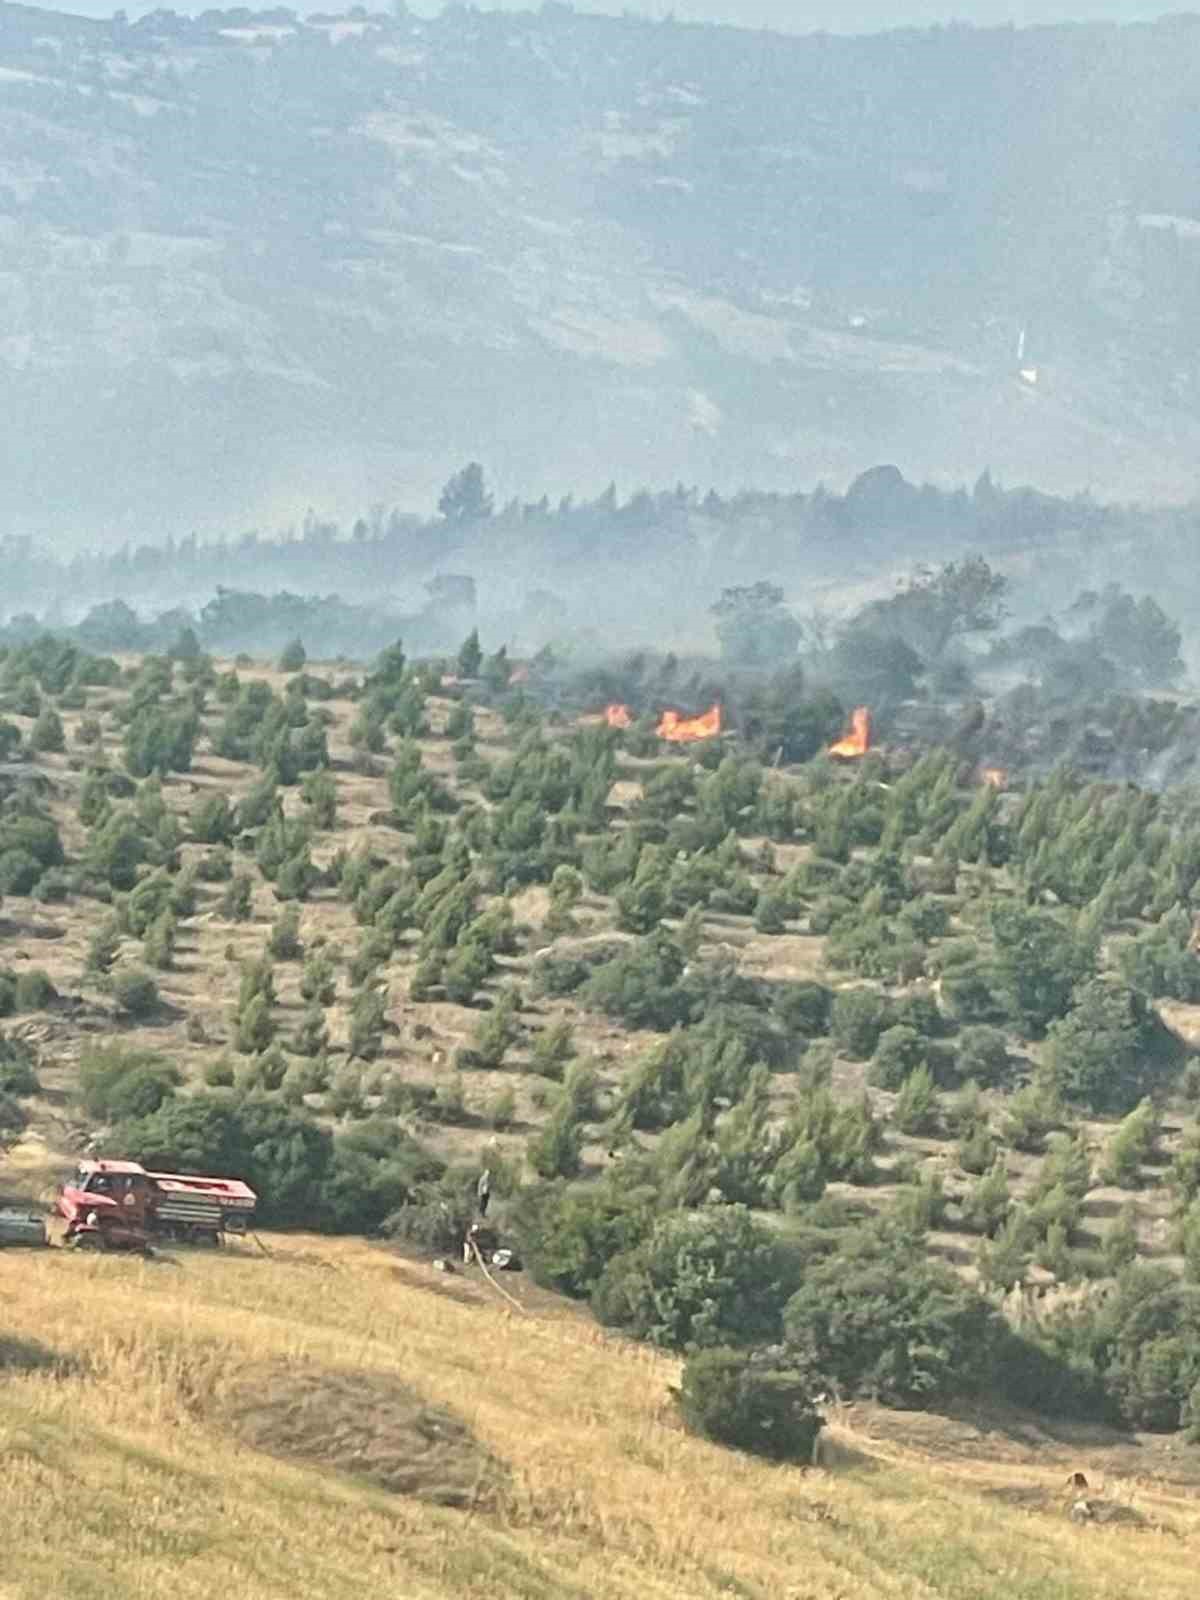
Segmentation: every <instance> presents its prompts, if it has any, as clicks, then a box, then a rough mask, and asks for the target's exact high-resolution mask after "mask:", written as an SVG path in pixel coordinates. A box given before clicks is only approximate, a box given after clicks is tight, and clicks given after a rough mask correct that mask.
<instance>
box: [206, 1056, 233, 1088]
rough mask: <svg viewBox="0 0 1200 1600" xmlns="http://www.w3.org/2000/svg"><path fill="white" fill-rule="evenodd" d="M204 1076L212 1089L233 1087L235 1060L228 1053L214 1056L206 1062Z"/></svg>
mask: <svg viewBox="0 0 1200 1600" xmlns="http://www.w3.org/2000/svg"><path fill="white" fill-rule="evenodd" d="M203 1076H204V1081H205V1083H206V1084H207V1085H208V1087H209V1088H210V1089H232V1088H233V1076H234V1074H233V1062H232V1061H231V1060H230V1059H229V1057H228V1056H227V1055H219V1056H214V1057H213V1059H212V1060H211V1061H209V1062H207V1063H206V1064H205V1067H204V1074H203Z"/></svg>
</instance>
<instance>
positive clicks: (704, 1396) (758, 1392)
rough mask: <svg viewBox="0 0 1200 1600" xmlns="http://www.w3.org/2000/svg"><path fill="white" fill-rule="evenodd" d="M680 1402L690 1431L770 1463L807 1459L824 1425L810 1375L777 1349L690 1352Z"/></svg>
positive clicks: (719, 1348) (722, 1347)
mask: <svg viewBox="0 0 1200 1600" xmlns="http://www.w3.org/2000/svg"><path fill="white" fill-rule="evenodd" d="M678 1404H679V1412H680V1415H681V1416H682V1418H683V1423H684V1426H685V1427H686V1428H687V1430H688V1432H689V1433H697V1434H699V1435H700V1436H701V1438H704V1439H711V1440H712V1441H713V1443H714V1444H724V1445H729V1446H730V1447H731V1448H732V1449H734V1450H746V1451H749V1452H750V1453H751V1454H752V1455H760V1456H767V1457H769V1458H770V1459H771V1460H773V1461H804V1462H808V1461H811V1459H812V1455H813V1447H814V1445H815V1444H816V1440H817V1435H818V1434H819V1433H820V1431H821V1426H822V1422H823V1418H822V1416H821V1414H820V1412H819V1411H818V1410H817V1409H816V1406H815V1405H814V1404H813V1398H812V1383H811V1380H810V1377H809V1374H808V1373H806V1372H804V1371H803V1370H802V1369H801V1368H800V1367H798V1365H797V1364H796V1362H795V1361H794V1359H793V1358H791V1357H790V1356H789V1355H788V1354H787V1353H786V1352H785V1351H784V1350H782V1349H780V1348H778V1347H776V1348H766V1349H761V1350H750V1351H747V1350H731V1349H729V1348H728V1347H726V1346H717V1347H716V1348H714V1349H708V1350H695V1351H693V1352H692V1354H691V1355H689V1356H688V1358H687V1360H686V1362H685V1363H684V1367H683V1378H682V1381H681V1383H680V1387H679V1391H678Z"/></svg>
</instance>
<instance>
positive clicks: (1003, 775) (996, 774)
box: [979, 767, 1008, 789]
mask: <svg viewBox="0 0 1200 1600" xmlns="http://www.w3.org/2000/svg"><path fill="white" fill-rule="evenodd" d="M979 781H980V782H981V783H985V784H986V785H987V786H988V788H989V789H1007V788H1008V768H1007V767H983V768H982V769H981V771H980V773H979Z"/></svg>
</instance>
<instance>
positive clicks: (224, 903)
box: [221, 872, 254, 922]
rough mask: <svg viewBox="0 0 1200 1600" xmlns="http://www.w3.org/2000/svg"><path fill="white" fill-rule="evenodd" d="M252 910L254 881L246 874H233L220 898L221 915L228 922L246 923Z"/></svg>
mask: <svg viewBox="0 0 1200 1600" xmlns="http://www.w3.org/2000/svg"><path fill="white" fill-rule="evenodd" d="M253 909H254V880H253V878H251V876H250V874H249V873H248V872H235V873H234V875H233V877H232V878H230V880H229V882H228V883H227V884H226V886H225V893H224V894H223V895H222V896H221V915H222V916H223V917H224V918H225V919H226V920H227V921H229V922H248V921H249V919H250V917H251V915H252V913H253Z"/></svg>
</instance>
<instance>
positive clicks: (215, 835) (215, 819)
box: [188, 789, 236, 844]
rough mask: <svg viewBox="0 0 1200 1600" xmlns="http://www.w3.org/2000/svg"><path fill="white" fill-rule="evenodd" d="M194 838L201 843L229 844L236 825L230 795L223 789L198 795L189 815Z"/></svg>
mask: <svg viewBox="0 0 1200 1600" xmlns="http://www.w3.org/2000/svg"><path fill="white" fill-rule="evenodd" d="M188 820H189V825H190V827H191V833H192V838H193V839H195V840H197V841H198V842H199V843H201V844H228V843H229V842H230V840H231V839H232V838H233V835H234V829H235V826H236V818H235V816H234V812H233V807H232V806H231V805H230V803H229V797H228V795H226V794H224V793H223V792H222V791H221V790H219V789H218V790H216V791H214V792H210V793H208V794H202V795H200V796H198V798H197V799H196V802H195V804H194V805H193V806H192V809H191V814H190V816H189V819H188Z"/></svg>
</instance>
